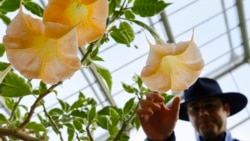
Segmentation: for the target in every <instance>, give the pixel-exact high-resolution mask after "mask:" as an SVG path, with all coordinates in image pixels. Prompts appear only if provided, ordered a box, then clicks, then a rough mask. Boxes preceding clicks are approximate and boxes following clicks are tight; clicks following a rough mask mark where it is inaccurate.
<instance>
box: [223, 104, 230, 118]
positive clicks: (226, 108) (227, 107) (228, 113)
mask: <svg viewBox="0 0 250 141" xmlns="http://www.w3.org/2000/svg"><path fill="white" fill-rule="evenodd" d="M224 110H225V111H226V112H227V116H229V115H230V104H229V103H225V104H224Z"/></svg>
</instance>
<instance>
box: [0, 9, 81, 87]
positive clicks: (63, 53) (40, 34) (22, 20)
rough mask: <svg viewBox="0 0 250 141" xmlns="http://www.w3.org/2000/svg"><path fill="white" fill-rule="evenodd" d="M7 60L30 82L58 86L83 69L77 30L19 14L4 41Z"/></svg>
mask: <svg viewBox="0 0 250 141" xmlns="http://www.w3.org/2000/svg"><path fill="white" fill-rule="evenodd" d="M3 44H4V47H5V49H6V53H7V57H8V60H9V61H10V63H11V64H12V65H13V67H14V68H15V69H17V70H18V71H19V72H20V73H21V74H22V75H24V76H25V77H27V78H35V79H38V78H39V79H42V80H43V81H44V82H46V83H50V84H55V83H57V82H59V81H62V80H64V79H66V78H68V77H70V76H71V75H73V73H74V72H75V71H77V70H78V69H80V67H81V63H80V59H79V58H78V57H77V53H78V45H77V35H76V30H75V28H74V27H70V26H66V25H62V24H58V23H49V22H47V23H44V22H42V21H41V20H39V19H34V18H32V17H31V16H29V15H27V14H25V13H23V12H22V10H20V11H19V13H18V14H17V16H16V17H15V18H14V19H13V21H12V22H11V24H10V25H9V26H8V28H7V31H6V35H5V36H4V38H3Z"/></svg>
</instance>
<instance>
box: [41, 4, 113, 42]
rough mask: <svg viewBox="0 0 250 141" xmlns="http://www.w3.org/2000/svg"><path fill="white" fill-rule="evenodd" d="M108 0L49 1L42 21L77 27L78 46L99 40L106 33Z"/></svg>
mask: <svg viewBox="0 0 250 141" xmlns="http://www.w3.org/2000/svg"><path fill="white" fill-rule="evenodd" d="M107 16H108V0H87V1H86V0H67V1H62V0H50V1H49V4H48V5H47V7H46V8H45V9H44V14H43V20H44V21H46V22H47V21H49V22H57V23H61V24H65V25H73V26H74V25H77V36H78V45H79V46H84V45H86V44H87V43H91V42H93V41H95V40H97V39H99V38H100V37H101V36H102V35H103V34H104V33H105V31H106V19H107Z"/></svg>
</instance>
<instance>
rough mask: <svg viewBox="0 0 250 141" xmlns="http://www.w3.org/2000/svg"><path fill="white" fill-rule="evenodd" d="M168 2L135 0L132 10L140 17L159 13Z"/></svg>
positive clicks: (162, 0)
mask: <svg viewBox="0 0 250 141" xmlns="http://www.w3.org/2000/svg"><path fill="white" fill-rule="evenodd" d="M168 5H169V3H165V2H164V0H135V2H134V6H133V8H132V10H133V11H134V13H136V14H138V15H140V16H141V17H151V16H154V15H155V14H158V13H160V12H161V11H162V10H164V8H166V7H167V6H168Z"/></svg>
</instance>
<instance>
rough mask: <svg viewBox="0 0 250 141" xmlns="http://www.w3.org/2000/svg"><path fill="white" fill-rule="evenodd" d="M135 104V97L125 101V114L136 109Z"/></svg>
mask: <svg viewBox="0 0 250 141" xmlns="http://www.w3.org/2000/svg"><path fill="white" fill-rule="evenodd" d="M134 105H135V102H134V98H131V99H130V100H128V101H127V102H126V103H125V106H124V107H123V113H124V114H125V115H128V114H129V113H130V112H131V111H132V110H134V109H133V107H134Z"/></svg>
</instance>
